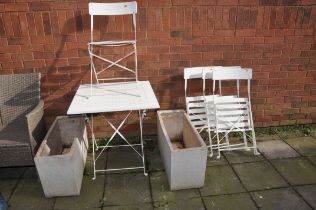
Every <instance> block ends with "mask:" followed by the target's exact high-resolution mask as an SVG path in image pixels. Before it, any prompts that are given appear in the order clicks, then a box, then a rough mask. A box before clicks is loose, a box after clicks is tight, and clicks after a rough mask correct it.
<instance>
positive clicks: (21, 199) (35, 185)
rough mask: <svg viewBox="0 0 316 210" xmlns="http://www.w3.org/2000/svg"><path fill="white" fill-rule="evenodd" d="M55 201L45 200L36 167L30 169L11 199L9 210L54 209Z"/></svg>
mask: <svg viewBox="0 0 316 210" xmlns="http://www.w3.org/2000/svg"><path fill="white" fill-rule="evenodd" d="M54 202H55V199H54V198H45V196H44V192H43V190H42V186H41V183H40V180H39V178H38V177H37V173H36V169H35V167H31V168H28V169H27V171H26V172H25V174H24V175H23V177H22V179H21V180H20V182H19V184H18V186H17V188H16V189H15V191H14V193H13V195H12V197H11V199H10V200H9V209H18V210H20V209H36V210H38V209H53V205H54Z"/></svg>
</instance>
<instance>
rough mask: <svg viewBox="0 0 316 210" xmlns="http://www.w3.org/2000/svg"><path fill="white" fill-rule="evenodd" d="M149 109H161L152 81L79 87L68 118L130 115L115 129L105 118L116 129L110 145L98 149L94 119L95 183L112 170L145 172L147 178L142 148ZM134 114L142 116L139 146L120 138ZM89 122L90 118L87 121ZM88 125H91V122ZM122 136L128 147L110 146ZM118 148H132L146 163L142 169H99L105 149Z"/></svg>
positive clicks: (140, 118)
mask: <svg viewBox="0 0 316 210" xmlns="http://www.w3.org/2000/svg"><path fill="white" fill-rule="evenodd" d="M148 109H159V103H158V101H157V99H156V97H155V94H154V92H153V89H152V87H151V85H150V83H149V81H133V82H125V83H123V82H121V83H100V84H92V85H91V84H85V85H80V87H79V88H78V90H77V92H76V94H75V97H74V98H73V101H72V102H71V105H70V107H69V109H68V112H67V114H69V115H76V114H83V115H87V114H95V113H107V112H121V111H128V114H127V115H126V117H125V118H124V120H123V121H122V122H121V123H120V125H119V126H118V127H115V126H114V125H113V124H112V123H111V122H110V121H109V120H107V119H106V118H105V121H106V122H107V123H108V124H109V125H110V126H111V127H112V128H113V130H114V133H113V135H112V136H111V138H110V139H109V141H108V143H107V145H105V146H99V145H98V144H97V142H96V139H95V136H94V132H93V117H92V123H91V124H90V123H89V125H90V127H91V131H92V138H93V141H92V142H93V143H92V144H93V167H94V168H93V169H94V179H95V178H96V172H105V171H113V170H130V169H139V168H142V169H144V174H145V175H147V173H146V169H145V158H144V144H143V131H142V127H143V118H144V115H145V111H146V110H148ZM132 111H138V114H139V125H140V141H141V143H140V144H131V143H129V142H128V140H127V139H126V138H125V137H124V136H123V135H122V134H121V132H120V128H121V127H122V125H123V124H124V123H125V122H126V120H127V118H128V117H129V116H130V114H131V113H132ZM87 119H88V118H87ZM88 122H89V121H88ZM116 135H119V136H120V137H121V138H122V139H123V140H124V141H125V142H126V144H124V145H116V146H110V145H109V143H110V142H111V141H112V140H113V138H114V137H115V136H116ZM119 146H130V147H131V148H132V149H133V150H134V151H135V152H136V153H137V154H138V155H139V156H140V157H141V158H142V161H143V166H142V167H130V168H118V169H107V170H101V169H96V167H95V165H96V164H95V163H96V161H97V160H98V158H99V157H100V155H101V154H102V152H103V151H105V149H106V148H110V147H119ZM135 146H141V153H140V152H138V151H137V150H136V148H135ZM98 148H102V150H101V152H100V154H99V155H98V156H97V157H96V154H95V149H98Z"/></svg>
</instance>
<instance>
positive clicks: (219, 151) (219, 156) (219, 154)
mask: <svg viewBox="0 0 316 210" xmlns="http://www.w3.org/2000/svg"><path fill="white" fill-rule="evenodd" d="M216 138H217V150H218V154H217V157H216V158H217V159H220V158H221V148H220V145H219V143H220V142H219V136H218V132H216Z"/></svg>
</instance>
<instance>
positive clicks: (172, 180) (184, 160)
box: [157, 110, 207, 190]
mask: <svg viewBox="0 0 316 210" xmlns="http://www.w3.org/2000/svg"><path fill="white" fill-rule="evenodd" d="M157 114H158V117H157V121H158V122H157V126H158V145H159V149H160V153H161V156H162V159H163V162H164V166H165V170H166V173H167V177H168V181H169V185H170V189H171V190H180V189H188V188H199V187H202V186H203V185H204V179H205V169H206V160H207V147H206V145H205V143H204V141H203V139H202V138H201V136H200V135H199V134H198V132H197V131H196V130H195V128H194V127H193V126H192V124H191V123H190V120H189V118H188V116H187V114H186V113H185V111H184V110H166V111H158V112H157ZM179 139H180V140H182V141H183V145H184V148H174V147H173V145H172V143H173V142H174V141H176V140H179Z"/></svg>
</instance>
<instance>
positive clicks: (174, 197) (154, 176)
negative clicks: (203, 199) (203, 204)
mask: <svg viewBox="0 0 316 210" xmlns="http://www.w3.org/2000/svg"><path fill="white" fill-rule="evenodd" d="M150 183H151V190H152V196H153V200H154V201H155V202H162V203H169V202H177V201H178V200H187V199H188V198H194V197H199V196H200V194H199V191H198V189H187V190H176V191H170V188H169V183H168V179H167V175H166V173H165V172H153V173H151V174H150Z"/></svg>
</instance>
